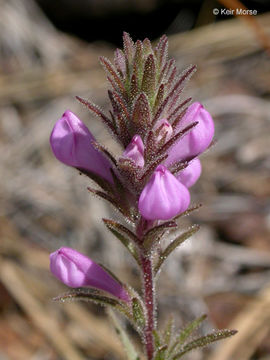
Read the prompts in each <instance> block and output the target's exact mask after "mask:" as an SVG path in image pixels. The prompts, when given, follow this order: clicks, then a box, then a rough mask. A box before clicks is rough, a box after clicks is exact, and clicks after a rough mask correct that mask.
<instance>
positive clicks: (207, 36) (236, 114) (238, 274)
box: [0, 0, 270, 360]
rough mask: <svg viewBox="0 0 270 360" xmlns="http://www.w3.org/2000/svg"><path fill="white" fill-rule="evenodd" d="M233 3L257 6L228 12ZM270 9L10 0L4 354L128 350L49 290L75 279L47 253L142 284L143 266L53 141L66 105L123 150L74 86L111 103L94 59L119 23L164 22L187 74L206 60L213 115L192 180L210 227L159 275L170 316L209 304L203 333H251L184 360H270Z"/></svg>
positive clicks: (6, 11) (3, 159)
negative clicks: (64, 253) (70, 255)
mask: <svg viewBox="0 0 270 360" xmlns="http://www.w3.org/2000/svg"><path fill="white" fill-rule="evenodd" d="M226 5H227V7H228V8H231V9H233V8H234V7H236V8H243V9H244V6H246V7H247V8H248V9H250V10H253V11H255V12H257V15H256V16H254V17H252V18H251V17H248V16H242V17H237V18H235V17H233V16H229V15H224V14H222V12H223V9H226ZM214 9H216V10H215V11H213V10H214ZM268 11H270V3H269V1H268V0H254V1H245V2H243V3H242V4H241V3H239V2H238V1H236V0H226V1H225V0H223V1H221V2H217V1H215V0H192V1H188V0H110V1H108V0H77V1H71V0H58V1H53V0H36V1H34V0H0V174H1V175H0V199H1V207H0V359H1V360H26V359H27V360H60V359H63V360H84V359H89V360H102V359H104V360H113V359H123V360H124V359H125V355H124V354H123V351H122V350H121V346H120V344H119V343H118V340H117V339H116V337H115V335H114V333H113V329H112V328H111V327H110V326H109V324H108V322H107V318H106V316H105V314H104V311H103V309H101V308H99V307H96V306H92V305H88V304H80V303H65V304H59V303H55V302H52V301H51V300H52V298H53V297H54V296H57V295H58V294H59V293H61V292H64V291H66V288H65V287H64V286H62V285H61V284H60V283H59V282H58V281H56V280H55V279H54V278H53V277H52V276H51V275H50V273H49V270H48V265H49V261H48V254H49V252H51V251H54V250H55V249H57V248H58V247H60V246H62V245H67V246H72V247H74V248H76V249H77V250H80V251H82V252H85V253H87V254H88V255H89V256H91V257H92V258H93V259H95V260H96V261H100V262H101V261H102V262H103V263H104V264H105V265H106V266H108V267H109V268H110V269H111V270H112V271H114V272H115V273H116V274H117V275H118V276H119V277H120V278H121V279H122V280H123V281H128V282H130V283H131V284H132V285H133V286H135V287H137V286H139V277H138V272H137V270H136V267H135V264H134V263H133V262H132V260H131V259H130V258H129V255H128V254H127V253H126V252H125V250H124V249H122V248H121V247H120V246H119V244H118V243H117V240H116V239H114V238H112V236H111V235H110V234H109V233H108V232H107V231H106V230H105V228H104V226H103V225H102V223H101V221H100V218H101V217H109V218H115V217H116V214H114V213H113V211H112V209H111V208H110V206H109V205H107V204H105V203H103V202H101V201H99V200H97V199H95V198H93V197H91V196H90V195H89V194H88V193H87V190H86V187H87V185H88V180H87V179H86V178H84V177H83V176H79V175H78V173H77V172H76V171H74V170H73V169H71V168H67V167H65V166H64V165H62V164H61V163H59V162H58V161H57V160H56V159H55V158H54V157H53V156H52V153H51V150H50V148H49V141H48V140H49V136H50V132H51V129H52V127H53V125H54V123H55V121H56V120H57V119H58V118H59V117H60V116H61V114H62V113H63V112H64V111H65V110H66V109H70V110H72V111H74V112H75V113H76V114H77V115H78V116H80V117H81V119H82V120H83V121H84V122H85V123H86V124H87V125H88V126H89V128H90V129H91V131H92V132H93V133H94V134H95V136H96V137H97V139H98V140H101V141H102V142H104V143H105V144H106V146H108V147H109V148H110V149H111V150H112V151H114V152H115V153H116V154H119V153H120V150H119V148H118V147H117V146H116V145H115V144H114V142H113V141H112V140H111V139H110V137H109V135H108V133H107V132H106V130H104V128H103V127H102V126H101V124H100V123H99V121H98V120H97V119H95V118H93V116H92V115H90V114H89V113H88V111H87V110H85V109H84V108H82V106H81V105H80V104H78V103H77V102H76V100H75V98H74V97H75V95H80V96H82V97H86V98H91V99H92V100H93V101H94V102H96V103H97V104H98V105H100V106H103V107H104V108H105V109H107V108H108V101H107V98H106V87H107V84H106V76H105V74H104V72H103V71H102V69H101V66H100V65H99V63H98V57H99V56H100V55H104V56H107V57H109V58H112V53H113V49H114V48H115V46H121V37H122V33H123V31H128V32H130V34H131V36H132V37H133V38H134V39H135V40H136V39H137V38H139V39H143V38H145V37H149V38H150V39H151V40H153V41H155V40H156V39H157V38H158V37H159V36H161V35H162V34H163V33H166V34H167V35H168V36H169V45H170V47H169V55H170V56H172V57H175V58H176V61H177V64H178V67H179V70H182V69H183V68H184V67H185V66H187V65H189V64H190V63H195V64H197V66H198V71H197V73H196V74H195V76H194V77H193V79H192V80H191V81H190V83H189V85H188V88H187V89H186V92H185V94H186V96H187V97H188V96H192V97H193V98H194V99H196V100H198V101H201V102H202V103H203V105H204V106H205V107H206V108H207V109H208V111H210V113H211V114H212V115H213V117H214V119H215V124H216V144H215V146H213V147H212V148H211V150H210V151H208V152H207V153H206V154H205V155H204V156H203V157H202V159H201V160H202V163H203V174H202V177H201V180H200V181H199V182H198V184H196V186H194V188H193V189H192V202H193V203H198V202H201V203H203V207H202V208H201V209H200V210H199V211H198V212H196V213H194V214H192V216H190V217H189V218H186V219H184V220H182V225H183V228H186V227H188V226H189V225H190V224H192V223H199V224H200V225H201V230H200V231H199V233H198V234H196V236H194V237H193V238H192V239H190V240H189V241H187V242H186V244H184V245H183V246H182V247H181V248H180V249H179V250H177V251H176V253H175V254H174V255H173V256H172V257H171V258H170V260H169V261H168V262H167V264H166V266H165V267H164V271H163V274H162V275H161V276H160V279H159V282H158V293H159V321H160V324H164V321H165V319H166V318H167V316H168V314H170V313H172V314H173V316H174V317H175V319H176V323H177V325H178V326H179V327H181V326H184V325H185V324H186V323H187V322H188V321H189V320H191V319H194V317H196V316H199V315H201V314H203V313H207V314H208V320H207V321H206V323H205V325H204V327H203V328H202V329H201V330H200V331H199V332H198V333H199V334H201V333H202V332H206V331H209V330H211V329H212V328H236V329H238V330H239V334H238V335H237V336H235V337H234V338H233V339H231V340H227V341H224V342H223V343H220V344H218V345H217V346H214V347H210V348H209V349H206V350H203V351H197V352H195V351H194V352H193V353H192V354H191V355H190V357H189V358H188V357H187V359H191V360H248V359H251V360H269V359H270V199H269V195H270V181H269V180H270V175H269V174H270V173H269V169H270V157H269V144H270V135H269V134H270V131H269V130H270V102H269V97H270V96H269V95H270V93H269V88H270V75H269V70H270V65H269V56H270V13H269V12H268ZM254 15H255V13H254ZM131 336H132V337H133V339H134V341H135V342H137V341H138V339H137V338H136V336H135V335H134V334H133V333H132V332H131Z"/></svg>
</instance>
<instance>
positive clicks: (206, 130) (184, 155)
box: [164, 102, 215, 166]
mask: <svg viewBox="0 0 270 360" xmlns="http://www.w3.org/2000/svg"><path fill="white" fill-rule="evenodd" d="M194 122H198V124H197V125H196V126H195V127H194V128H193V129H192V130H191V131H189V132H188V133H187V134H186V135H185V136H184V137H183V138H182V139H180V140H179V141H178V142H177V143H176V144H175V145H174V146H172V147H171V149H170V151H169V154H168V158H167V159H166V160H165V162H164V163H165V165H167V166H168V165H170V164H173V163H175V162H177V161H180V160H188V159H191V158H194V157H196V156H198V155H199V154H201V153H202V152H203V151H204V150H206V149H207V147H208V146H209V145H210V143H211V141H212V139H213V136H214V131H215V129H214V122H213V119H212V117H211V115H210V114H209V112H208V111H206V110H205V108H204V107H203V106H202V105H201V104H200V103H198V102H195V103H193V104H192V105H190V106H189V107H188V109H187V112H186V114H185V115H184V117H183V119H182V120H181V121H180V123H179V124H178V126H177V127H176V131H177V132H179V131H181V130H183V129H184V128H185V127H187V126H188V125H191V124H192V123H194Z"/></svg>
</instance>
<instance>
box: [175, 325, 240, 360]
mask: <svg viewBox="0 0 270 360" xmlns="http://www.w3.org/2000/svg"><path fill="white" fill-rule="evenodd" d="M236 333H237V331H236V330H220V331H215V332H213V333H212V334H208V335H205V336H202V337H200V338H198V339H195V340H193V341H191V342H190V343H188V344H186V345H184V346H183V348H182V350H181V351H180V352H179V353H178V354H176V355H175V356H174V357H173V360H177V359H180V358H181V357H182V356H183V355H185V354H186V353H187V352H189V351H191V350H194V349H197V348H199V347H204V346H207V345H209V344H211V343H213V342H215V341H219V340H222V339H226V338H228V337H230V336H233V335H235V334H236Z"/></svg>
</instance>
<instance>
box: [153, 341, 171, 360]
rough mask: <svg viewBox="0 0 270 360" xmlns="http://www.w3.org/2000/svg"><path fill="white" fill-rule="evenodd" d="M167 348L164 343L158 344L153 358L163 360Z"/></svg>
mask: <svg viewBox="0 0 270 360" xmlns="http://www.w3.org/2000/svg"><path fill="white" fill-rule="evenodd" d="M167 349H168V345H166V344H164V345H162V346H160V347H159V348H158V349H157V351H156V353H155V356H154V360H165V359H166V358H165V355H166V351H167Z"/></svg>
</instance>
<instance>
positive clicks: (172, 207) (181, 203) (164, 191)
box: [139, 165, 190, 220]
mask: <svg viewBox="0 0 270 360" xmlns="http://www.w3.org/2000/svg"><path fill="white" fill-rule="evenodd" d="M189 202H190V195H189V191H188V189H187V188H186V187H185V186H184V185H183V184H182V183H181V182H180V181H178V180H177V179H176V177H175V176H174V175H172V174H171V173H170V171H169V170H167V169H166V167H165V166H163V165H159V166H158V167H157V168H156V170H155V171H154V173H153V175H152V177H151V179H150V180H149V182H148V183H147V184H146V186H145V188H144V189H143V191H142V193H141V195H140V198H139V211H140V213H141V215H142V216H143V217H144V218H145V219H147V220H168V219H171V218H172V217H174V216H175V215H177V214H179V213H181V212H184V211H185V210H186V209H187V208H188V205H189Z"/></svg>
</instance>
